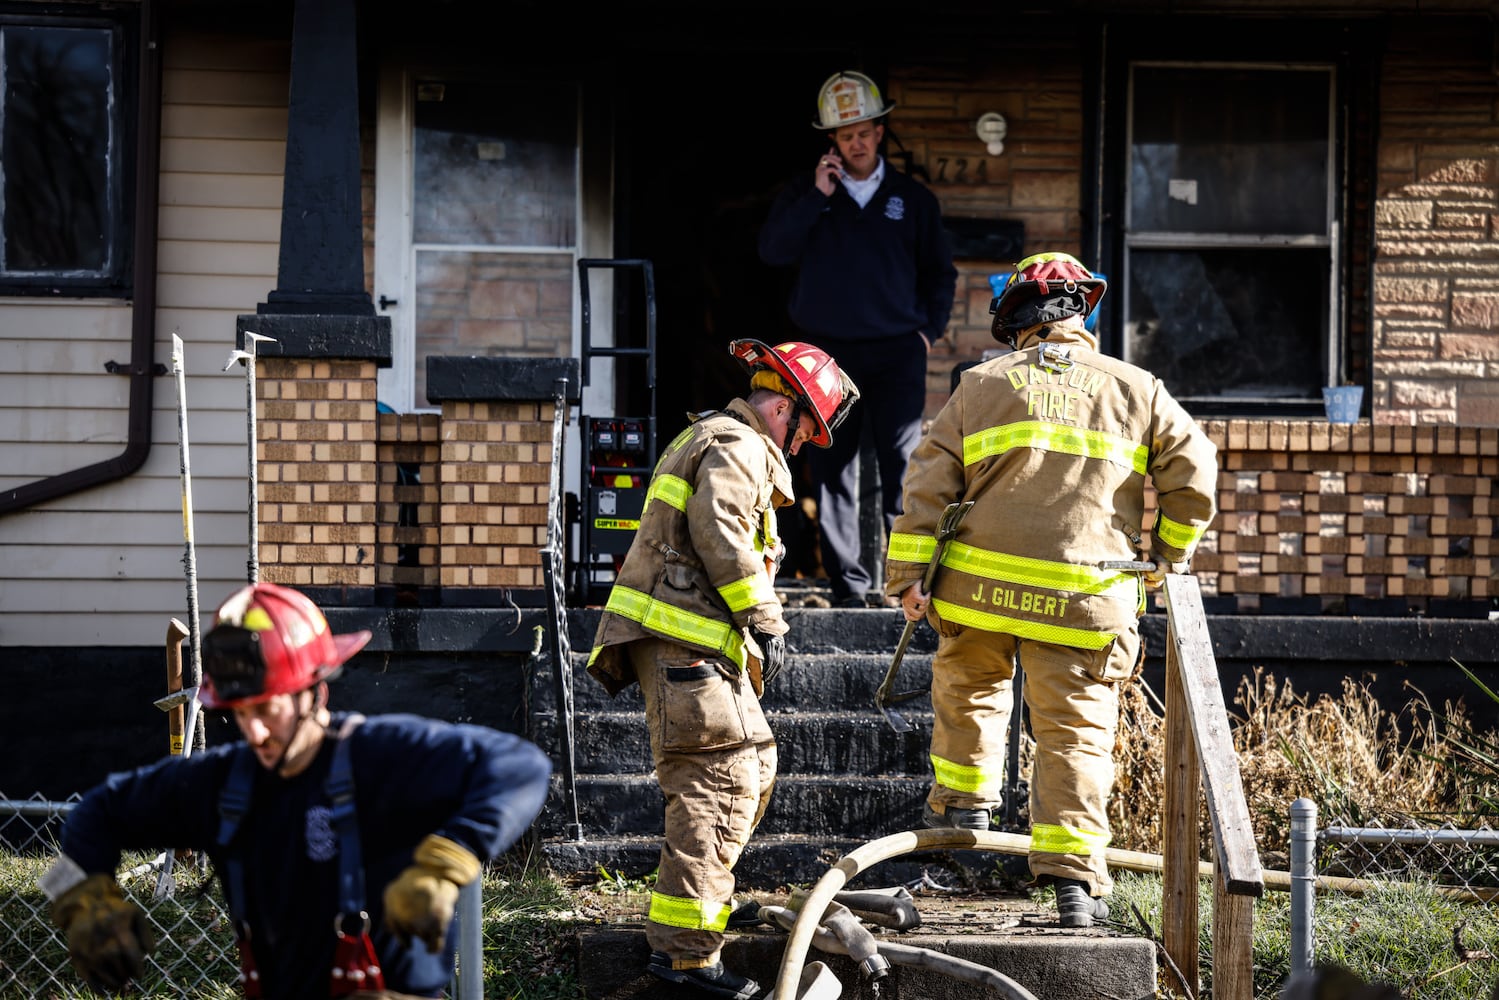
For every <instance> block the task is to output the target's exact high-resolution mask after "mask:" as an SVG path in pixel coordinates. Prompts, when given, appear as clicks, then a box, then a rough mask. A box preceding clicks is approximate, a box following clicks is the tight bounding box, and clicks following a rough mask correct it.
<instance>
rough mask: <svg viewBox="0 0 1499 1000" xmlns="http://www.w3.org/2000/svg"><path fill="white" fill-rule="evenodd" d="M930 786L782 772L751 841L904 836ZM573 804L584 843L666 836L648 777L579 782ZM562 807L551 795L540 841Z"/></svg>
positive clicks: (552, 829)
mask: <svg viewBox="0 0 1499 1000" xmlns="http://www.w3.org/2000/svg"><path fill="white" fill-rule="evenodd" d="M553 781H554V783H556V782H559V781H560V778H557V777H554V779H553ZM928 782H929V779H928V778H927V777H926V776H916V775H890V776H869V775H861V774H848V773H836V774H823V773H819V774H789V773H786V772H782V773H780V774H778V775H777V776H776V784H775V792H774V794H773V795H772V796H771V800H770V806H769V808H767V809H766V811H765V817H764V818H763V819H762V820H761V822H760V826H759V828H758V830H757V831H756V834H755V836H756V837H757V838H758V837H761V836H765V835H772V834H782V833H787V834H799V835H803V836H807V837H813V838H816V837H827V836H834V835H836V836H840V837H852V838H859V839H863V840H869V839H873V838H875V837H881V836H884V835H885V834H888V833H894V832H896V831H899V830H909V829H912V828H913V827H914V826H915V825H917V824H918V823H919V822H920V818H921V803H922V802H923V801H924V800H925V798H926V790H927V785H928ZM577 797H578V822H579V823H580V824H581V825H582V827H583V833H584V836H585V837H592V836H606V837H615V836H621V835H627V834H628V835H641V836H653V835H654V836H660V834H661V833H662V832H663V826H662V822H663V820H662V810H663V808H664V805H663V800H662V797H661V791H660V788H659V787H658V786H657V784H656V779H655V776H654V775H653V774H604V775H579V776H578V778H577ZM562 800H563V796H562V795H561V794H558V793H556V792H554V794H552V795H551V796H549V797H548V799H547V808H546V810H545V811H543V813H542V815H541V820H540V824H541V830H542V834H543V836H555V835H557V834H559V833H561V832H563V830H564V827H565V826H566V824H567V823H568V822H570V819H571V818H570V817H568V816H564V815H563V814H562V813H563V809H564V808H565V807H564V805H563V802H562Z"/></svg>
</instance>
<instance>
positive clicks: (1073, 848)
mask: <svg viewBox="0 0 1499 1000" xmlns="http://www.w3.org/2000/svg"><path fill="white" fill-rule="evenodd" d="M1113 839H1114V838H1112V837H1110V836H1109V835H1108V834H1106V833H1094V832H1093V831H1092V830H1079V829H1078V828H1077V827H1073V826H1057V825H1056V824H1054V823H1036V824H1033V825H1032V826H1031V850H1032V851H1037V852H1040V853H1042V854H1076V855H1078V856H1080V857H1087V856H1089V855H1090V854H1095V853H1097V852H1099V851H1102V850H1103V849H1104V848H1106V847H1108V846H1109V841H1110V840H1113Z"/></svg>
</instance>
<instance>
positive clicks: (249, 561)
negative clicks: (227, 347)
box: [224, 330, 276, 583]
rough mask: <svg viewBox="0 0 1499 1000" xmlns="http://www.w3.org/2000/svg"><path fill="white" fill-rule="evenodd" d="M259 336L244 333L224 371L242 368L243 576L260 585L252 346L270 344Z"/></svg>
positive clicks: (271, 338) (272, 339)
mask: <svg viewBox="0 0 1499 1000" xmlns="http://www.w3.org/2000/svg"><path fill="white" fill-rule="evenodd" d="M275 339H276V338H275V337H267V336H266V335H265V334H263V333H252V332H250V331H249V330H246V331H245V349H244V350H242V351H241V350H234V351H230V352H229V363H228V364H226V365H224V371H228V370H229V369H231V368H233V367H234V363H235V362H236V361H238V362H240V363H241V364H243V365H244V366H245V442H246V444H247V445H248V446H249V452H250V454H249V462H250V474H249V479H250V545H249V549H250V551H249V555H248V557H247V558H246V559H245V569H246V575H247V576H248V577H249V582H250V583H259V582H260V499H259V492H260V489H259V483H258V470H259V458H260V455H259V448H260V442H259V440H258V439H257V438H256V433H257V431H256V425H255V345H256V343H257V342H259V341H262V340H271V341H274V340H275Z"/></svg>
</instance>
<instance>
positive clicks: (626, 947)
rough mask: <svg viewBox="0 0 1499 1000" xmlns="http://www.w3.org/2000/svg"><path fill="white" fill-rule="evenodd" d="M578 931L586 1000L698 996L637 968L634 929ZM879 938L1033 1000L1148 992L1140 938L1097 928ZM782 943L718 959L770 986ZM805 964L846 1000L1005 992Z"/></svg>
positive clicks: (770, 936)
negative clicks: (835, 983) (945, 958)
mask: <svg viewBox="0 0 1499 1000" xmlns="http://www.w3.org/2000/svg"><path fill="white" fill-rule="evenodd" d="M578 937H579V949H578V979H579V983H580V984H581V986H582V987H583V989H584V991H585V993H586V994H587V996H588V997H590V998H592V1000H702V998H703V994H701V993H699V992H698V991H696V990H692V989H688V988H685V987H682V986H678V985H674V984H671V983H664V982H662V981H660V980H658V979H656V978H655V977H654V976H652V975H651V974H650V973H648V972H646V971H645V965H646V960H647V959H648V958H649V957H650V952H651V949H650V945H648V944H647V943H646V940H645V932H644V931H643V930H638V929H633V928H624V929H619V928H604V929H600V930H585V931H581V932H580V933H579V935H578ZM886 939H887V940H890V941H898V942H899V943H900V944H903V945H908V946H911V947H916V948H925V949H929V950H932V951H936V952H941V953H943V954H947V955H952V956H954V957H956V958H962V959H965V960H967V961H970V962H975V963H978V964H980V965H985V966H988V967H989V968H991V969H994V970H995V971H996V972H1000V973H1002V974H1004V975H1006V976H1008V977H1009V978H1010V979H1012V980H1014V981H1015V982H1016V983H1017V984H1019V985H1020V986H1022V987H1024V988H1025V989H1026V990H1028V991H1029V992H1030V993H1031V994H1033V995H1034V996H1035V997H1037V998H1038V1000H1054V998H1058V997H1069V998H1100V1000H1101V998H1111V1000H1112V998H1119V1000H1148V998H1151V997H1154V996H1155V995H1156V962H1155V955H1156V951H1155V945H1154V944H1153V943H1152V942H1150V941H1147V940H1145V939H1144V938H1137V937H1126V936H1124V935H1119V934H1115V933H1112V932H1110V931H1104V930H1086V931H1060V930H1058V931H1055V932H1052V933H1020V934H987V933H985V934H965V935H959V936H953V935H931V934H923V933H921V932H920V931H919V930H918V931H913V932H909V933H905V934H898V935H897V934H892V935H888V936H887V938H886ZM786 941H787V935H785V934H784V933H780V932H778V931H758V930H756V931H745V932H741V933H736V934H731V935H730V937H729V939H728V941H727V942H726V944H725V945H724V961H725V962H726V963H727V964H728V965H729V967H730V968H732V969H734V970H735V971H737V972H740V973H742V974H744V975H747V976H749V977H750V978H752V979H754V980H755V981H756V982H758V983H759V984H760V985H761V986H762V987H764V988H765V989H767V990H769V989H771V988H773V987H774V986H775V982H776V978H777V976H778V975H779V973H780V967H781V961H782V959H783V957H784V955H785V947H786ZM804 962H805V964H807V965H810V964H811V963H812V962H823V963H825V964H826V965H827V966H828V968H829V969H831V970H832V972H833V974H834V975H835V976H837V978H838V980H839V982H840V983H841V984H842V986H843V992H842V994H841V996H842V997H846V998H851V1000H986V998H989V997H995V998H999V997H1004V996H1006V994H1005V993H1001V992H999V991H997V990H992V989H989V988H986V987H981V986H978V985H976V984H974V983H972V982H968V981H964V980H959V979H954V978H951V977H949V976H945V975H943V974H941V973H938V972H935V971H932V970H930V969H924V968H912V967H906V966H901V965H895V966H893V967H892V969H891V971H890V974H889V975H888V976H886V977H885V978H884V979H883V980H881V981H880V982H879V984H878V987H877V988H876V987H875V986H874V985H872V984H870V983H867V982H865V981H864V980H863V978H862V976H861V974H860V972H859V970H858V968H857V966H855V964H854V963H853V962H852V961H850V960H849V959H848V958H846V957H844V956H842V955H829V954H825V953H823V952H819V951H816V950H814V951H812V952H811V953H810V954H808V955H807V956H806V957H805V959H804ZM1010 996H1012V997H1013V996H1014V994H1011V995H1010Z"/></svg>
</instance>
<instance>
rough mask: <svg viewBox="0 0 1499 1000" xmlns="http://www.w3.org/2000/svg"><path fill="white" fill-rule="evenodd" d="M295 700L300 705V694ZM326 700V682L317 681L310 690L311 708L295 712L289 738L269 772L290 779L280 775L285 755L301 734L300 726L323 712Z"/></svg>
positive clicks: (287, 776) (284, 763)
mask: <svg viewBox="0 0 1499 1000" xmlns="http://www.w3.org/2000/svg"><path fill="white" fill-rule="evenodd" d="M297 699H298V703H299V704H300V702H301V692H298V693H297ZM327 699H328V684H327V682H326V681H318V683H317V686H316V687H315V688H313V689H312V708H311V709H310V710H308V711H301V710H299V711H298V712H297V724H296V725H295V726H293V727H292V730H291V736H289V737H287V740H286V745H285V746H283V747H282V748H281V756H279V757H277V758H276V763H275V764H274V765H273V766H272V767H270V768H269V770H271V771H273V772H275V773H276V774H278V775H280V776H281V777H283V778H289V777H292V776H291V775H289V774H284V773H282V770H281V769H282V768H283V767H285V766H286V755H287V754H289V753H291V748H292V747H293V746H295V745H296V743H297V737H298V736H299V735H300V734H301V732H302V725H303V724H304V723H305V722H307V720H308V719H316V718H317V714H318V713H319V712H321V711H322V710H323V706H324V705H326V704H327Z"/></svg>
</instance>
